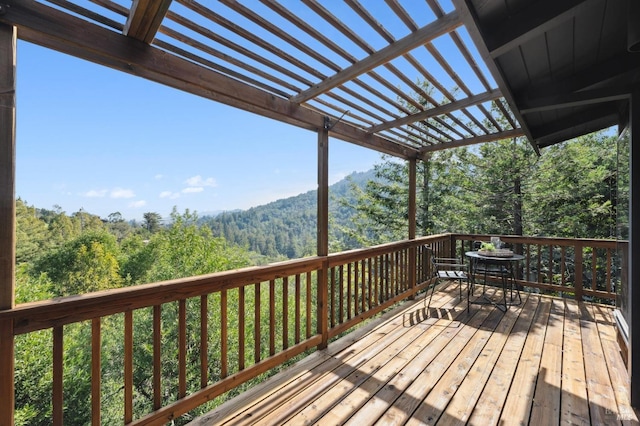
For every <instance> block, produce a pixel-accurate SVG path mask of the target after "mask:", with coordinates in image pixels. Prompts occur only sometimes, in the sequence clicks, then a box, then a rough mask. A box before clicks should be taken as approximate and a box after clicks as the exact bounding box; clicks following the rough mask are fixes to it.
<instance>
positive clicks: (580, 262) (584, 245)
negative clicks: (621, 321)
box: [454, 235, 625, 304]
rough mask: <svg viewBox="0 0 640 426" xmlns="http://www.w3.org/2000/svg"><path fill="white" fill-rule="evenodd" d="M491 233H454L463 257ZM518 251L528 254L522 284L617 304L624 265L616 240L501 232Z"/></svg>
mask: <svg viewBox="0 0 640 426" xmlns="http://www.w3.org/2000/svg"><path fill="white" fill-rule="evenodd" d="M490 237H491V236H490V235H454V238H455V240H456V243H455V246H456V252H457V255H458V256H463V254H464V252H465V251H468V250H472V249H473V243H474V242H475V241H489V239H490ZM500 239H501V241H503V242H505V243H507V244H508V245H509V246H510V247H511V248H512V249H513V250H514V251H515V252H516V253H519V254H522V255H524V256H525V258H524V260H523V261H522V262H521V263H520V265H519V268H518V270H517V281H518V284H519V285H521V286H523V287H525V288H529V289H536V290H537V291H541V292H545V293H551V294H555V295H558V296H563V297H567V296H569V297H574V298H575V299H577V300H589V301H597V302H604V303H607V302H610V303H612V304H613V303H614V302H615V298H616V290H617V289H616V287H617V285H616V283H617V280H618V279H619V272H620V268H621V265H620V264H619V261H618V256H617V255H616V251H617V250H619V249H620V245H621V244H625V243H624V242H621V241H616V240H596V239H573V238H543V237H520V236H510V235H500Z"/></svg>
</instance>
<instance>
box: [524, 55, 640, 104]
mask: <svg viewBox="0 0 640 426" xmlns="http://www.w3.org/2000/svg"><path fill="white" fill-rule="evenodd" d="M638 73H640V54H629V53H624V54H621V55H618V56H616V57H614V58H611V59H609V60H607V61H603V62H600V63H599V64H596V65H593V66H591V67H589V68H588V69H586V70H584V71H580V72H578V73H576V74H573V75H571V76H569V77H567V78H565V79H562V80H557V81H554V82H545V83H544V85H541V86H530V87H527V88H526V89H524V90H520V91H518V93H515V96H516V97H517V98H518V99H533V98H538V97H551V96H556V95H569V94H572V93H575V92H578V91H581V90H589V89H601V88H603V86H605V85H606V84H607V83H611V82H614V83H613V84H615V82H616V81H617V80H618V79H623V80H625V79H627V80H628V78H625V77H628V76H629V75H630V74H638Z"/></svg>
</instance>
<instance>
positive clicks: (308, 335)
mask: <svg viewBox="0 0 640 426" xmlns="http://www.w3.org/2000/svg"><path fill="white" fill-rule="evenodd" d="M306 317H307V339H308V338H309V337H311V334H312V333H313V332H312V330H311V272H307V315H306Z"/></svg>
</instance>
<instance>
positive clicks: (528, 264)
mask: <svg viewBox="0 0 640 426" xmlns="http://www.w3.org/2000/svg"><path fill="white" fill-rule="evenodd" d="M526 249H527V261H526V262H525V263H526V268H527V281H531V245H530V244H527V245H526Z"/></svg>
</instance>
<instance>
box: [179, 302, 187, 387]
mask: <svg viewBox="0 0 640 426" xmlns="http://www.w3.org/2000/svg"><path fill="white" fill-rule="evenodd" d="M178 327H179V328H178V370H179V372H178V398H184V397H185V396H186V395H187V301H186V300H185V299H180V300H179V301H178Z"/></svg>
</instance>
